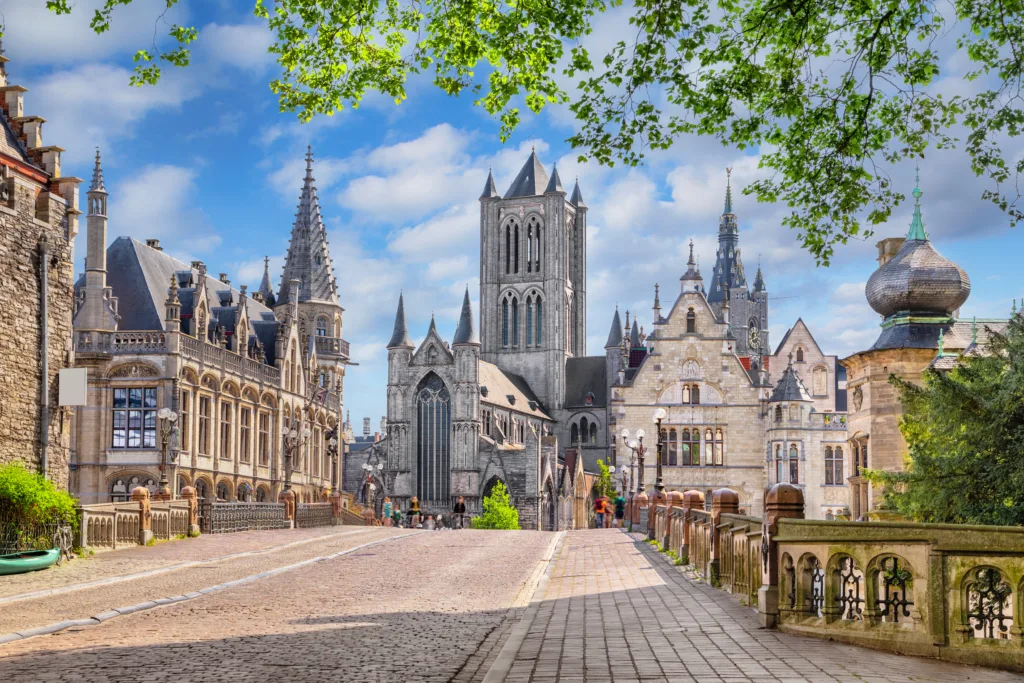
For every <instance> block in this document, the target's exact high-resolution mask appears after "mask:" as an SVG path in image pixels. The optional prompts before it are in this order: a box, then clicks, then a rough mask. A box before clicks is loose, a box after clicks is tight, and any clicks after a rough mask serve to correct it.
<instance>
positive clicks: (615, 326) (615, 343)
mask: <svg viewBox="0 0 1024 683" xmlns="http://www.w3.org/2000/svg"><path fill="white" fill-rule="evenodd" d="M619 346H622V319H621V318H619V307H618V306H616V307H615V316H614V317H613V318H612V329H611V330H609V331H608V341H606V342H605V343H604V348H606V349H610V348H615V347H619Z"/></svg>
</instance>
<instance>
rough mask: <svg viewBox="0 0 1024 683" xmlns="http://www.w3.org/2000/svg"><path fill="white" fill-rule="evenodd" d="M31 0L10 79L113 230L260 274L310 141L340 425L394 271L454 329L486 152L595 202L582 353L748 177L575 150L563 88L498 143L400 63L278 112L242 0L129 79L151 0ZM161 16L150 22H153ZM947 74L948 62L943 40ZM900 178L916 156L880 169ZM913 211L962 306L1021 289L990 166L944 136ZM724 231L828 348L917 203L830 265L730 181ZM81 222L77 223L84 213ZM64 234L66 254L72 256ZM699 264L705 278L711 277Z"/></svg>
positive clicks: (682, 258)
mask: <svg viewBox="0 0 1024 683" xmlns="http://www.w3.org/2000/svg"><path fill="white" fill-rule="evenodd" d="M44 4H45V3H44V2H43V0H34V1H32V2H29V1H27V0H24V1H22V2H18V3H12V4H11V5H7V6H5V7H4V8H3V14H4V19H5V21H6V36H5V38H4V48H5V50H6V54H7V56H8V57H9V58H10V59H11V62H10V64H9V65H8V73H9V75H10V78H11V82H12V83H16V84H20V85H24V86H26V87H28V88H29V92H28V93H27V94H26V97H25V103H26V104H25V112H26V114H36V115H40V116H43V117H44V118H46V119H47V120H48V123H47V124H46V126H45V128H44V139H45V140H46V144H55V145H59V146H61V147H63V148H65V149H66V150H67V151H66V152H65V153H64V172H65V174H74V175H78V176H80V177H84V178H87V179H88V177H89V175H90V173H91V158H92V155H93V148H94V147H95V146H97V145H98V146H100V147H101V148H102V151H103V159H104V172H105V177H106V181H107V188H108V190H109V191H110V195H111V197H110V231H109V235H108V237H109V239H111V240H113V239H114V238H115V237H117V236H121V235H131V236H133V237H135V238H137V239H140V240H141V239H145V238H148V237H156V238H159V239H160V240H161V241H162V243H163V245H164V246H165V248H166V249H167V250H168V251H169V252H170V253H172V254H173V255H175V256H177V257H178V258H181V259H182V260H185V261H188V260H191V259H193V258H196V259H202V260H204V261H205V262H206V263H207V264H208V267H209V270H210V271H211V272H213V273H217V272H221V271H223V272H226V273H228V274H229V277H230V278H231V280H232V282H233V283H234V284H242V283H245V284H248V285H249V286H250V288H253V289H254V288H255V287H256V286H257V285H258V283H259V279H260V276H261V274H262V264H263V257H264V255H268V256H270V258H271V264H272V266H273V268H274V269H273V271H272V275H273V278H274V284H275V287H276V286H277V284H278V281H279V279H280V267H281V264H282V261H283V256H284V253H285V250H286V247H287V242H288V235H289V231H290V228H291V224H292V219H293V216H294V211H295V206H296V204H297V201H298V196H299V190H300V186H301V181H302V167H303V155H304V152H305V148H306V145H307V144H311V145H312V146H313V150H314V154H315V156H316V159H317V161H316V165H315V168H314V175H315V177H316V178H317V185H318V188H319V194H320V200H321V208H322V210H323V213H324V215H325V216H327V217H328V221H329V223H328V227H329V230H330V244H331V253H332V257H333V259H334V263H335V268H336V271H337V276H338V281H339V293H340V296H341V300H342V304H343V305H344V306H345V308H346V314H345V319H344V336H345V338H346V339H348V340H349V341H350V342H351V343H352V349H353V356H354V360H356V361H357V362H359V366H358V367H353V368H350V370H349V373H348V375H347V381H346V391H345V403H346V406H347V407H348V408H350V409H351V411H352V416H353V422H354V423H355V424H356V425H357V429H358V425H359V423H360V418H361V417H363V416H370V417H372V418H373V424H374V425H376V424H377V422H378V420H379V418H380V416H381V415H382V414H383V412H384V406H385V390H384V388H385V384H386V360H387V356H386V351H385V348H384V345H385V344H386V343H387V339H388V338H389V336H390V333H391V327H392V323H393V319H394V311H395V305H396V303H397V300H398V294H399V291H400V290H403V289H404V291H405V294H406V305H407V308H406V311H407V315H408V318H409V324H410V332H411V334H412V337H413V339H414V341H418V340H420V339H422V338H423V336H424V335H425V333H426V329H427V325H428V323H429V320H430V315H431V313H434V314H435V315H436V316H437V322H438V327H439V329H440V330H441V332H442V334H444V335H445V336H448V337H450V336H451V335H452V333H453V332H454V329H455V323H456V317H457V314H458V310H459V306H460V303H461V294H462V290H463V288H464V287H466V285H467V284H468V285H469V287H470V294H471V296H472V298H473V304H474V307H476V306H477V296H478V294H477V285H478V275H479V251H478V250H479V209H478V204H477V197H478V196H479V194H480V191H481V189H482V188H483V185H484V180H485V179H486V176H487V169H488V168H489V167H493V169H494V174H495V178H496V180H497V183H498V189H499V191H501V192H504V191H505V189H506V188H507V187H508V185H509V183H510V182H511V180H512V178H513V177H514V175H515V173H516V172H517V171H518V169H519V168H520V166H521V165H522V164H523V162H524V161H525V159H526V157H527V155H528V154H529V151H530V149H531V147H536V150H537V152H538V154H539V155H540V157H541V159H542V160H543V161H544V163H545V165H546V166H547V167H548V169H549V170H550V167H551V164H552V163H553V162H556V161H557V162H558V166H559V172H560V174H561V177H562V179H563V183H566V184H569V183H571V182H572V179H573V177H574V176H577V175H578V177H579V179H580V185H581V187H582V190H583V194H584V198H585V199H586V201H587V204H588V205H589V207H590V212H589V218H588V222H589V226H590V228H589V234H588V250H589V257H590V261H589V278H588V311H587V316H588V318H587V319H588V351H589V352H590V353H591V354H599V353H602V352H603V349H602V347H603V345H604V340H605V338H606V335H607V333H608V328H609V325H610V322H611V317H612V313H613V311H614V308H615V305H616V304H618V305H619V307H620V308H621V309H623V310H625V309H629V310H630V311H639V313H640V322H641V324H646V325H648V326H649V322H650V316H651V303H652V299H653V288H654V283H655V282H659V283H661V288H662V300H663V301H668V300H671V299H672V298H673V297H672V295H671V293H675V292H677V290H676V289H675V288H676V287H677V286H678V285H677V284H676V283H677V282H678V278H679V276H680V275H681V274H682V273H683V272H684V271H685V269H686V267H685V262H686V254H687V243H688V241H689V240H690V239H691V238H692V239H693V240H694V241H695V244H696V253H697V254H698V255H699V257H700V261H701V265H702V266H703V270H704V272H705V275H706V277H707V275H708V274H709V272H710V270H711V265H712V263H713V261H714V250H715V245H716V231H717V225H718V216H719V214H720V213H721V211H722V200H723V197H724V192H725V168H726V167H727V166H731V167H733V168H734V171H733V181H734V185H735V186H737V189H740V188H742V186H743V185H744V184H746V183H749V182H751V181H752V180H754V179H755V178H757V177H758V173H759V171H758V170H757V157H756V155H752V154H744V153H742V152H738V151H736V150H730V149H727V148H724V147H722V146H721V145H720V144H718V143H717V142H715V141H713V140H709V139H684V140H680V141H679V142H678V143H677V144H676V146H675V147H674V148H673V149H672V150H669V151H666V152H660V153H658V154H656V155H652V156H651V158H650V159H649V163H648V164H647V165H645V166H644V167H641V168H636V169H626V168H622V167H618V166H617V167H615V168H612V169H609V168H606V167H597V166H595V165H592V164H591V165H586V166H581V165H579V164H577V163H576V161H575V155H574V154H573V153H572V151H571V149H570V148H569V146H568V145H567V144H566V143H565V142H564V140H565V138H567V137H568V136H569V135H571V134H572V130H573V129H572V119H571V116H570V114H569V112H568V111H567V110H566V109H565V108H562V107H558V108H552V109H550V110H548V111H546V112H545V113H543V114H542V115H540V116H538V117H533V116H527V117H525V120H524V124H523V125H522V126H521V128H520V129H519V130H518V131H517V133H516V135H515V137H514V138H513V139H512V140H511V141H510V142H509V143H507V144H505V145H502V144H501V143H500V142H499V140H498V136H497V131H498V126H497V124H496V123H495V122H494V121H493V120H491V119H489V118H488V117H487V116H486V115H485V114H484V113H483V112H482V111H480V110H479V109H477V108H474V107H473V106H472V101H471V98H468V97H463V98H448V97H446V96H444V95H442V94H440V93H439V92H436V91H434V90H433V89H432V88H431V87H430V85H429V83H427V82H423V81H414V82H413V83H411V84H410V96H409V99H408V101H406V102H405V103H404V104H402V105H401V106H397V107H396V106H395V105H394V104H393V103H392V102H390V101H389V100H387V99H385V98H382V97H379V96H376V97H370V98H368V100H367V101H366V102H364V104H363V105H362V106H361V107H360V108H359V109H358V110H356V111H345V112H343V113H341V114H339V115H336V116H334V117H332V118H329V119H328V118H323V119H318V120H316V121H314V122H313V123H311V124H307V125H300V124H299V123H298V121H297V119H296V118H295V117H294V115H292V114H282V113H280V112H279V111H278V109H277V100H276V97H275V96H274V95H273V94H272V93H271V92H270V91H269V88H268V86H267V83H268V81H269V79H270V78H271V77H272V76H273V75H274V74H275V73H276V70H277V67H276V65H275V64H274V62H273V60H272V58H271V57H270V56H269V55H267V54H266V46H267V45H268V44H269V36H268V34H267V32H266V31H265V29H264V28H263V27H262V26H261V25H260V24H258V23H256V22H255V20H254V19H253V18H252V16H251V14H250V11H251V7H252V3H251V1H250V0H236V1H234V2H231V1H229V0H217V1H213V0H210V1H208V2H196V1H193V2H187V1H183V2H182V3H180V4H179V5H178V6H177V7H175V8H174V9H173V10H172V11H171V13H170V14H169V15H168V21H171V22H177V23H180V24H191V25H195V26H196V27H197V28H198V29H199V32H200V40H199V42H198V44H197V45H196V47H195V50H194V59H193V65H192V66H191V67H190V68H188V69H185V70H166V71H165V77H164V79H163V80H162V82H161V83H160V84H159V85H158V86H157V87H154V88H142V89H137V88H131V87H130V86H129V85H128V78H129V74H130V69H131V55H132V53H133V52H134V51H135V50H137V49H140V48H145V47H147V46H148V45H149V44H150V43H151V41H152V35H153V26H154V16H155V12H154V5H153V4H152V3H136V4H138V5H139V6H138V7H129V8H128V9H127V10H122V11H119V12H118V14H116V15H115V22H114V26H113V30H112V32H111V33H109V34H107V35H105V36H104V37H102V38H97V37H95V36H94V35H93V34H92V32H91V31H90V30H89V28H88V26H87V22H88V18H89V16H90V14H91V10H92V7H93V6H95V5H96V4H98V0H80V1H79V2H78V3H77V7H76V13H75V14H74V15H72V16H71V17H54V16H51V15H50V14H49V13H47V12H46V11H45V9H44ZM626 11H628V10H627V9H620V10H617V11H616V12H614V13H612V14H611V15H608V16H605V17H602V18H601V19H600V20H599V22H598V24H597V26H596V30H595V32H594V35H593V36H592V39H591V42H592V43H593V47H595V48H597V49H600V47H601V46H602V45H609V44H610V43H611V42H612V41H614V40H616V39H617V35H616V30H617V28H618V27H619V26H621V25H623V13H624V12H626ZM161 32H163V31H161ZM946 66H947V76H946V77H947V78H949V79H959V74H960V72H959V71H958V68H959V65H958V64H957V60H956V59H955V57H954V56H952V55H951V56H950V58H949V59H948V60H947V64H946ZM891 172H892V176H893V178H894V179H895V181H896V182H897V183H898V184H899V185H900V186H901V189H904V190H905V192H906V193H907V194H909V191H910V189H912V188H913V185H914V183H913V168H912V167H910V165H907V166H905V167H900V168H896V169H892V170H891ZM921 186H922V188H923V190H924V197H923V198H922V206H923V213H924V218H925V224H926V227H927V229H928V231H929V233H930V234H931V236H932V238H933V241H934V243H935V245H936V247H937V248H938V250H939V251H940V252H941V253H943V254H944V255H945V256H947V257H949V258H951V259H953V260H955V261H956V262H957V263H959V264H960V265H961V266H962V267H963V268H964V269H965V270H966V271H967V272H968V274H969V275H970V277H971V280H972V292H971V296H970V299H969V300H968V301H967V304H966V305H965V306H964V309H963V312H962V314H963V315H964V316H966V317H970V316H972V315H977V316H978V317H999V316H1004V317H1005V315H1006V314H1007V312H1008V310H1009V307H1010V301H1011V299H1013V298H1014V297H1017V298H1020V297H1021V296H1024V287H1022V286H1021V277H1020V273H1019V265H1018V263H1019V258H1020V254H1021V253H1022V247H1024V238H1022V233H1021V230H1022V228H1014V229H1011V228H1009V226H1008V222H1007V220H1006V218H1005V216H1003V215H1002V214H1001V213H1000V212H999V211H998V210H996V209H995V208H993V207H992V206H991V205H990V204H988V203H987V202H985V201H982V200H981V199H980V196H981V193H982V191H983V190H984V189H985V188H986V186H985V183H984V182H982V181H980V180H978V179H976V178H975V177H974V176H973V174H972V173H971V171H970V169H969V168H968V166H967V163H966V158H965V157H964V156H963V155H961V154H959V153H956V152H947V153H942V154H937V155H934V156H932V157H930V158H929V159H928V160H927V161H926V162H925V163H924V164H923V165H922V168H921ZM734 207H735V212H736V213H737V215H738V217H739V221H740V227H741V232H740V242H741V247H742V251H743V260H744V263H745V266H746V269H747V273H748V276H749V277H750V278H751V279H752V276H753V273H754V271H755V270H756V268H757V262H758V259H759V258H760V262H761V266H762V268H763V270H764V274H765V279H766V282H767V285H768V290H769V293H770V296H771V297H772V299H771V301H772V303H771V304H770V309H769V327H770V334H771V340H772V342H773V343H777V342H778V341H779V340H780V339H781V338H782V335H783V334H784V332H785V330H786V329H787V328H788V327H790V326H791V325H792V324H793V322H794V321H795V320H796V319H797V318H798V317H803V319H804V321H805V322H807V323H808V325H809V326H810V328H811V331H812V332H813V333H814V334H815V336H816V338H817V339H818V341H819V343H820V344H821V346H822V347H823V348H824V350H825V351H826V352H827V353H836V354H839V355H840V357H842V356H845V355H848V354H849V353H852V352H855V351H857V350H860V349H863V348H865V347H867V346H870V344H871V343H872V342H873V341H874V339H875V338H876V337H877V334H878V327H877V325H878V322H879V319H878V316H877V315H875V314H874V313H873V312H872V311H871V310H870V308H868V306H867V304H866V302H865V301H864V294H863V292H864V282H865V281H866V280H867V277H868V276H869V275H870V274H871V272H872V271H873V270H874V266H875V262H874V257H875V246H874V244H875V242H876V241H877V240H878V239H880V238H882V237H888V236H893V235H901V234H904V233H905V232H906V228H907V225H908V224H909V221H910V213H911V207H910V206H909V205H904V206H901V207H900V208H899V209H898V210H897V212H896V215H895V217H894V218H893V219H892V221H891V222H890V223H889V224H887V225H886V226H882V227H881V228H880V229H878V230H877V232H876V235H875V236H874V237H872V238H869V239H867V240H865V241H861V242H857V243H851V244H850V245H848V246H847V247H845V248H843V249H841V251H840V253H839V255H838V256H837V258H836V259H835V261H834V263H833V265H832V266H831V267H830V268H816V267H815V265H814V262H813V260H812V259H811V258H810V257H809V256H807V255H806V254H805V253H804V252H803V251H802V250H801V249H800V248H799V246H798V245H797V243H796V240H795V235H793V234H792V233H790V232H789V231H788V230H786V229H783V228H782V227H781V226H780V221H781V218H782V216H784V215H785V212H786V209H785V207H781V206H770V205H758V204H757V203H756V202H755V201H754V200H752V199H750V198H748V197H746V196H743V195H741V194H739V193H738V192H737V193H736V201H735V202H734ZM83 227H84V226H83ZM83 245H84V235H82V237H81V238H80V241H79V248H78V254H77V256H76V258H77V259H78V261H79V263H78V264H77V267H76V270H81V269H82V263H81V261H82V258H84V246H83ZM707 279H709V278H707Z"/></svg>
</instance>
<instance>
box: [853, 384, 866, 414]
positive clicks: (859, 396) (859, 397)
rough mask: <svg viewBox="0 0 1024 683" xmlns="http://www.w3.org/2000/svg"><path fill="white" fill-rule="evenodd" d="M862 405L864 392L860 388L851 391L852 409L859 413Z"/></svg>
mask: <svg viewBox="0 0 1024 683" xmlns="http://www.w3.org/2000/svg"><path fill="white" fill-rule="evenodd" d="M863 404H864V392H863V391H861V388H860V387H857V388H856V389H854V390H853V409H854V410H857V411H859V410H860V407H861V406H862V405H863Z"/></svg>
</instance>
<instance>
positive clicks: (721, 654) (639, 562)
mask: <svg viewBox="0 0 1024 683" xmlns="http://www.w3.org/2000/svg"><path fill="white" fill-rule="evenodd" d="M506 680H507V681H509V682H514V683H549V682H554V681H558V682H560V683H569V682H573V683H606V682H607V683H613V682H614V683H626V682H629V683H632V682H636V681H644V682H648V681H650V682H662V683H686V682H699V683H712V682H716V681H758V682H760V681H772V682H777V681H813V682H814V683H818V682H824V681H844V682H845V681H858V682H864V681H879V682H883V681H886V682H889V681H891V682H904V681H916V682H921V683H923V682H934V683H953V682H956V683H960V682H962V681H984V682H985V683H1009V682H1010V681H1017V682H1019V681H1021V680H1024V677H1022V676H1019V675H1017V674H1011V673H1007V672H1001V671H995V670H991V669H982V668H972V667H965V666H958V665H955V664H949V663H946V662H940V661H937V660H932V659H922V658H916V657H903V656H900V655H894V654H889V653H883V652H877V651H874V650H866V649H863V648H860V647H856V646H852V645H844V644H838V643H833V642H828V641H824V640H818V639H815V638H803V637H800V636H795V635H790V634H785V633H780V632H778V631H773V630H766V629H761V628H760V627H759V625H758V622H757V615H756V614H755V613H754V611H753V610H751V609H750V608H748V607H745V606H743V605H741V604H740V603H739V601H738V599H737V598H736V597H735V596H732V595H730V594H728V593H724V592H722V591H718V590H715V589H713V588H711V587H709V586H707V585H706V584H700V583H696V582H694V581H691V580H690V579H688V578H686V577H685V576H684V575H683V573H682V572H681V571H679V570H678V569H677V568H676V567H673V566H672V565H671V564H670V563H669V562H668V560H667V559H666V557H665V556H664V555H662V554H660V553H658V552H657V551H656V550H654V549H653V548H651V547H650V546H648V545H647V544H644V543H642V542H639V541H638V540H637V541H635V540H634V539H633V538H631V537H630V536H629V535H627V534H625V533H623V532H621V531H618V530H592V531H580V532H573V533H571V534H569V535H568V536H567V537H566V539H565V542H564V543H563V544H562V547H561V550H560V552H559V554H558V557H557V560H556V563H555V565H554V567H553V569H552V575H551V579H550V581H549V582H548V585H547V590H546V592H545V595H544V602H543V603H542V604H541V605H540V609H539V610H538V613H537V617H536V619H535V620H534V621H533V623H532V624H531V626H530V629H529V631H528V633H527V636H526V639H525V641H524V642H523V645H522V647H521V648H520V651H519V653H518V654H517V656H516V658H515V662H514V664H513V666H512V670H511V672H510V674H509V676H508V677H507V678H506Z"/></svg>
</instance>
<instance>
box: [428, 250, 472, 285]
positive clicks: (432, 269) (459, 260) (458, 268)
mask: <svg viewBox="0 0 1024 683" xmlns="http://www.w3.org/2000/svg"><path fill="white" fill-rule="evenodd" d="M468 270H469V258H468V257H466V256H455V257H452V258H440V259H436V260H434V261H431V262H430V263H429V264H428V265H427V277H428V278H430V279H431V280H450V279H451V278H453V277H455V276H456V275H462V274H463V273H465V272H467V271H468Z"/></svg>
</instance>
